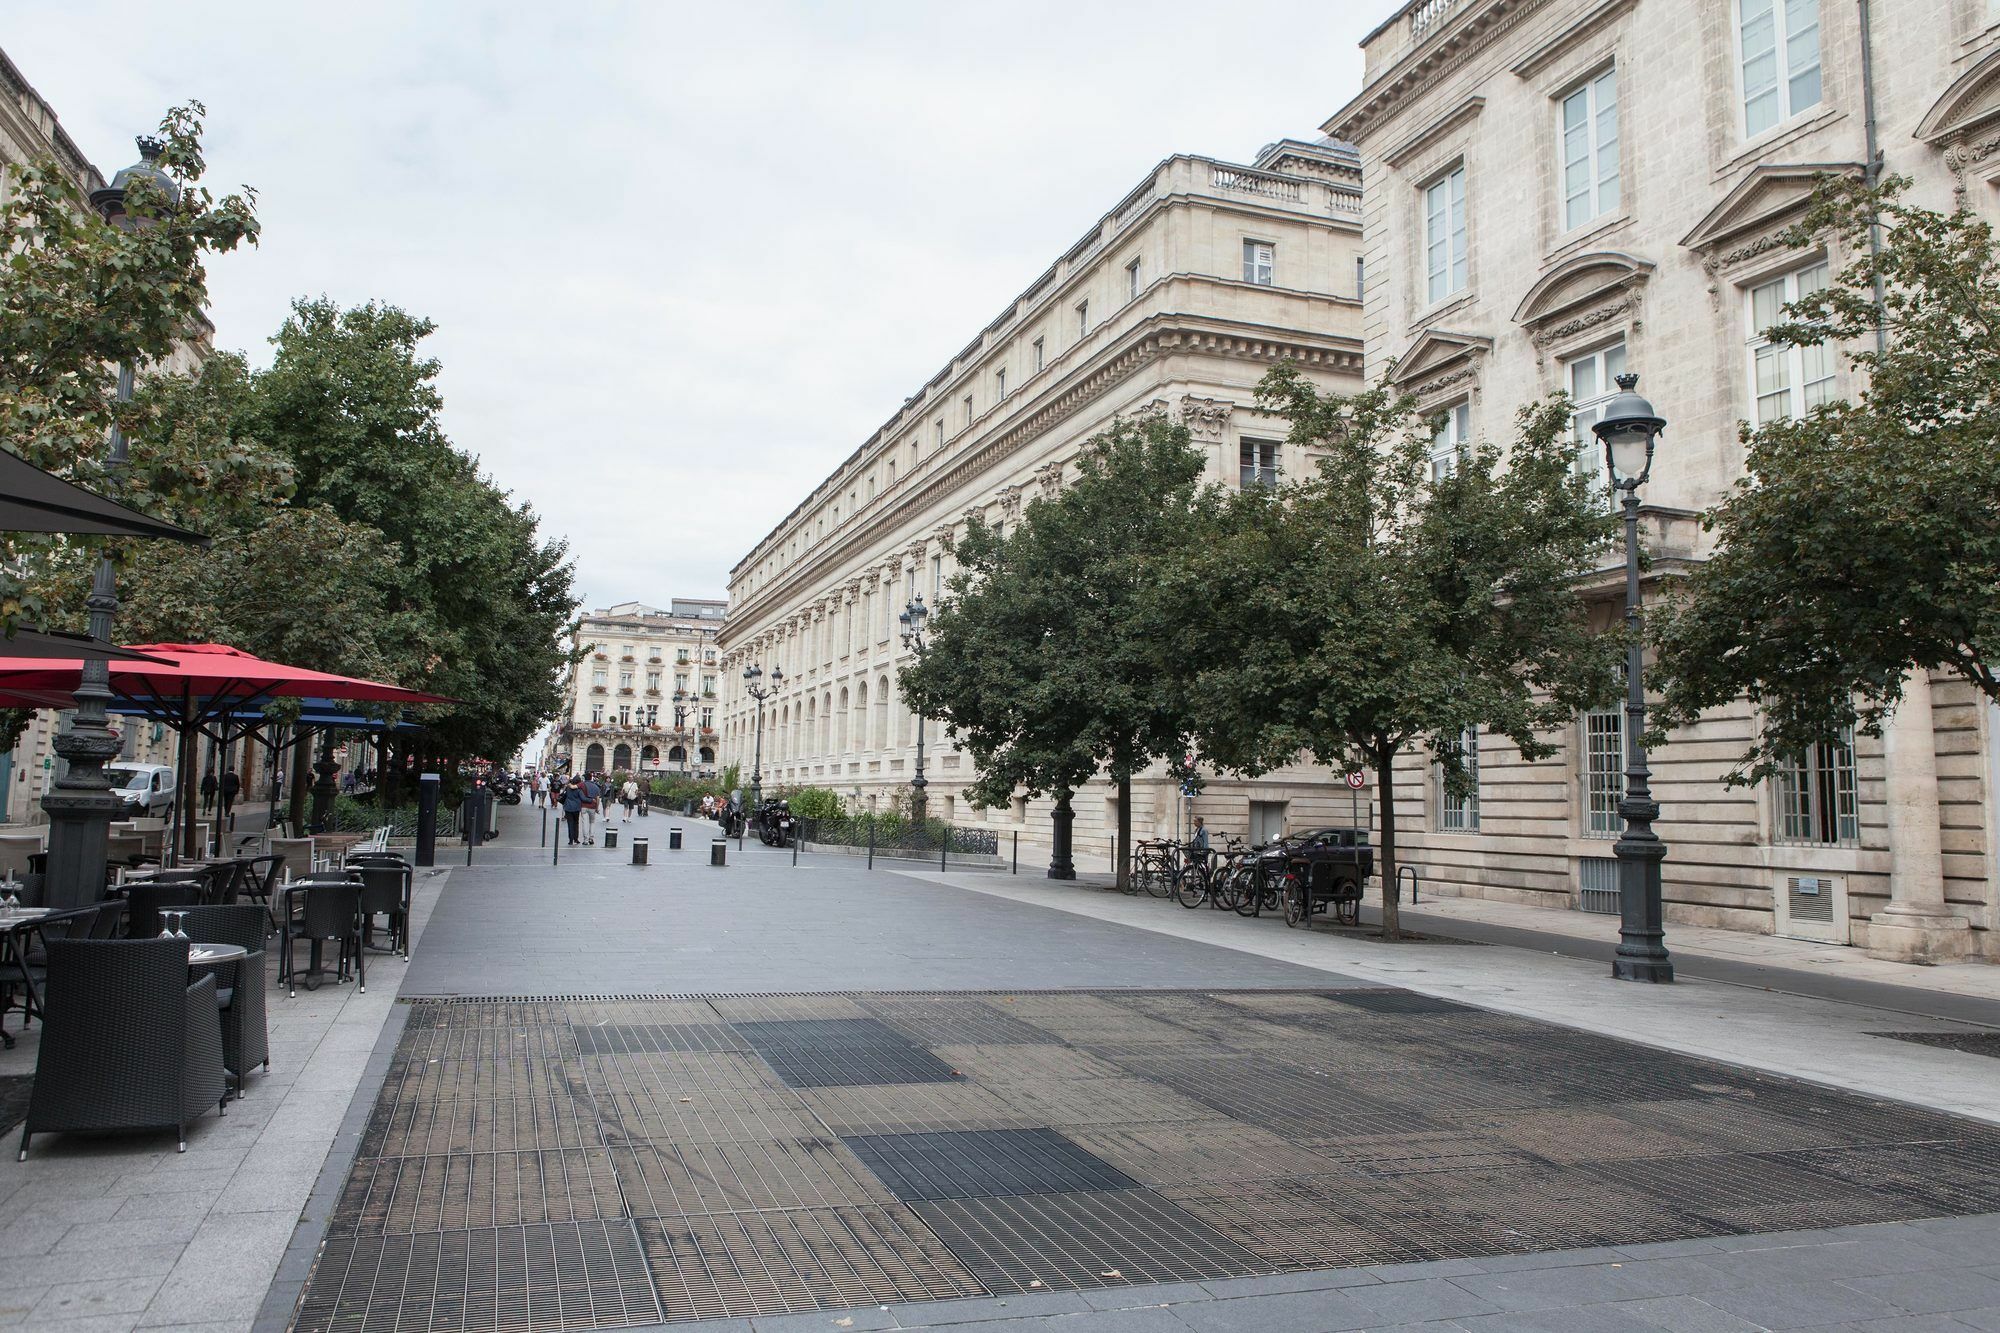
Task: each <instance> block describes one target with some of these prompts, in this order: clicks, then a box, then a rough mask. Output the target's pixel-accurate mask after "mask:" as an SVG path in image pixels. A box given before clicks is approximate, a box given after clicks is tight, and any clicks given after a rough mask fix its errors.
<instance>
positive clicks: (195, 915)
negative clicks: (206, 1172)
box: [184, 903, 271, 1097]
mask: <svg viewBox="0 0 2000 1333" xmlns="http://www.w3.org/2000/svg"><path fill="white" fill-rule="evenodd" d="M267 921H268V918H267V917H266V916H265V914H264V909H263V908H261V907H259V906H257V905H256V904H255V903H227V904H223V903H217V904H214V905H211V906H206V907H190V908H188V909H187V919H186V921H185V923H184V924H185V926H186V928H187V933H188V938H189V939H191V940H199V941H202V942H203V943H208V944H234V945H238V946H240V947H242V948H244V949H246V950H248V951H249V952H247V953H246V954H245V955H244V956H243V957H242V958H241V959H239V960H238V961H236V962H233V963H222V964H218V965H217V966H216V967H215V969H214V971H215V974H216V976H215V982H216V985H217V986H218V987H220V989H219V990H218V991H217V993H216V1002H217V1003H218V1004H220V1005H221V1006H222V1055H223V1063H224V1064H225V1065H227V1066H228V1068H229V1071H230V1072H231V1073H232V1074H234V1075H235V1077H236V1095H237V1096H239V1097H240V1096H242V1095H243V1084H244V1080H245V1077H246V1076H247V1075H248V1074H249V1072H250V1066H252V1065H262V1066H264V1068H265V1069H267V1070H268V1069H269V1068H270V1067H271V1037H270V1028H269V1025H268V1024H267V1023H266V1021H265V1003H264V997H265V994H266V990H265V985H264V975H265V956H264V939H265V929H264V927H265V925H266V923H267Z"/></svg>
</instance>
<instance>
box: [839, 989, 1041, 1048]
mask: <svg viewBox="0 0 2000 1333" xmlns="http://www.w3.org/2000/svg"><path fill="white" fill-rule="evenodd" d="M1006 1007H1007V1002H1006V1001H1005V1000H1004V999H999V1000H953V999H932V1000H908V999H882V1000H875V999H871V1000H869V1001H868V1002H867V1008H868V1010H869V1012H870V1013H872V1014H874V1015H875V1016H876V1017H877V1018H879V1019H881V1020H882V1021H883V1022H884V1023H887V1024H888V1025H889V1026H890V1027H893V1028H895V1029H896V1030H897V1031H898V1032H901V1033H904V1034H905V1035H907V1036H908V1037H909V1038H910V1039H911V1040H912V1041H915V1042H917V1043H918V1044H919V1045H922V1046H931V1047H937V1046H1009V1045H1032V1046H1039V1045H1043V1044H1045V1043H1047V1042H1048V1041H1049V1040H1050V1037H1049V1034H1048V1033H1046V1032H1044V1031H1043V1030H1042V1029H1040V1028H1038V1027H1035V1026H1034V1025H1032V1024H1030V1023H1023V1022H1021V1021H1020V1020H1019V1019H1017V1018H1012V1017H1009V1016H1008V1015H1007V1014H1006V1013H1004V1012H1002V1010H1003V1009H1005V1008H1006Z"/></svg>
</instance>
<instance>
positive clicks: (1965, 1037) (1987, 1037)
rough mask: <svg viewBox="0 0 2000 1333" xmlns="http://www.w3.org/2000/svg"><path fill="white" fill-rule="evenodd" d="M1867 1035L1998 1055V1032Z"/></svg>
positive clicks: (1968, 1052) (1952, 1049)
mask: <svg viewBox="0 0 2000 1333" xmlns="http://www.w3.org/2000/svg"><path fill="white" fill-rule="evenodd" d="M1868 1035H1869V1036H1871V1037H1889V1038H1891V1039H1893V1040H1895V1041H1913V1042H1915V1043H1917V1044H1918V1045H1919V1046H1937V1047H1940V1048H1942V1049H1944V1050H1947V1051H1964V1052H1965V1053H1966V1054H1967V1055H1991V1056H2000V1032H1871V1033H1869V1034H1868Z"/></svg>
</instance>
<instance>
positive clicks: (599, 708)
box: [590, 704, 604, 722]
mask: <svg viewBox="0 0 2000 1333" xmlns="http://www.w3.org/2000/svg"><path fill="white" fill-rule="evenodd" d="M590 720H591V721H592V722H602V721H603V720H604V705H603V704H592V705H591V706H590Z"/></svg>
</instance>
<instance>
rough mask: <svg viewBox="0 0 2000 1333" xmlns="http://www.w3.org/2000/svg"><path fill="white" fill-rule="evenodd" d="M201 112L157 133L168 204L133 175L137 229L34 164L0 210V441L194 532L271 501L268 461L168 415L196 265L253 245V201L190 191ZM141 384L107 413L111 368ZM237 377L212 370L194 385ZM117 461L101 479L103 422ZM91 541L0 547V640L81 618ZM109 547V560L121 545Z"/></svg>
mask: <svg viewBox="0 0 2000 1333" xmlns="http://www.w3.org/2000/svg"><path fill="white" fill-rule="evenodd" d="M203 114H204V111H203V108H202V106H201V104H200V103H199V102H190V103H188V104H187V105H185V106H181V107H176V108H174V109H173V110H171V111H169V112H168V113H167V115H166V118H165V119H164V120H163V121H161V123H160V137H161V139H162V141H163V142H164V144H165V149H164V151H163V152H162V154H161V156H160V166H161V168H162V169H163V170H164V171H165V172H166V173H167V174H168V175H169V176H170V177H172V179H173V180H174V181H175V183H176V184H177V185H178V186H179V187H180V195H179V198H178V199H177V200H171V199H169V198H168V197H167V196H166V194H165V193H164V192H163V191H161V190H159V189H158V188H156V187H155V186H154V184H153V183H152V182H151V181H149V180H147V179H145V178H144V177H140V178H138V179H136V180H134V181H133V182H132V184H131V185H130V187H129V188H128V190H127V196H126V200H125V207H126V211H127V212H128V214H130V215H131V217H132V218H133V219H135V220H137V222H138V223H139V224H140V225H137V226H133V227H129V228H118V227H112V226H109V225H107V224H106V223H105V222H104V221H103V220H102V219H101V218H100V217H99V216H98V215H97V213H96V212H95V211H94V210H93V209H92V208H91V207H90V204H89V201H88V200H87V199H86V198H85V197H84V194H83V191H82V190H81V189H80V188H79V186H78V185H77V183H76V182H75V181H73V180H72V179H71V178H70V177H69V175H68V173H67V172H65V171H64V170H63V169H62V168H61V167H60V166H58V165H56V164H55V163H53V162H51V161H49V160H47V159H40V160H36V161H32V162H29V163H27V164H25V165H17V166H12V167H9V168H8V177H9V180H8V185H9V189H8V191H7V198H6V200H5V202H4V203H0V256H4V260H0V441H4V443H5V446H6V447H7V448H8V449H10V450H11V451H13V452H14V453H16V454H18V455H20V456H21V457H22V458H25V459H27V460H28V461H29V462H31V463H33V464H35V466H37V467H40V468H43V469H45V470H46V471H49V472H53V473H55V474H56V475H57V476H60V477H63V478H66V479H68V480H70V481H74V482H76V483H77V484H79V485H82V486H85V487H88V488H90V489H92V490H95V491H98V492H100V493H102V494H106V495H109V496H111V497H113V498H115V499H117V500H119V501H121V502H123V503H126V504H129V505H131V506H133V507H134V508H137V509H140V510H143V511H145V512H147V513H150V514H154V515H156V516H158V517H162V518H166V519H170V520H174V521H178V522H180V523H182V524H185V525H187V526H190V527H193V528H195V529H197V530H202V531H206V530H208V529H209V528H211V527H213V526H215V525H217V524H226V523H228V522H231V521H233V520H234V519H235V518H236V517H237V516H239V515H240V514H242V513H243V512H244V511H245V510H246V509H250V508H254V507H255V506H257V505H260V504H263V503H266V502H268V501H269V500H270V499H272V498H273V497H274V496H276V495H281V494H282V493H283V490H284V487H285V484H286V472H285V469H284V467H283V465H282V463H281V461H279V460H277V459H275V458H273V457H272V456H271V455H270V454H269V453H266V452H262V451H258V450H239V449H233V448H228V447H218V443H217V441H216V439H215V438H214V437H213V436H212V435H210V434H209V433H208V429H207V428H208V427H209V426H211V425H212V424H213V423H212V422H209V421H205V420H204V419H202V418H201V417H199V416H196V415H190V414H184V413H177V412H176V411H175V410H174V409H175V407H176V405H177V404H178V403H179V402H180V401H181V400H182V399H184V398H186V397H188V396H190V395H195V396H199V391H198V390H196V389H194V388H192V387H191V383H192V379H193V378H194V377H189V376H184V375H177V374H170V373H167V372H166V371H165V370H164V369H163V366H164V363H166V362H168V361H169V360H170V359H171V358H172V356H173V354H174V352H175V349H176V347H177V346H178V345H179V344H181V343H182V342H183V341H185V340H188V339H190V338H194V337H197V336H199V335H200V333H201V331H202V329H203V327H204V324H205V317H204V316H203V314H202V311H203V308H204V306H206V304H207V301H208V281H207V261H208V259H209V257H210V256H213V255H217V254H224V253H227V252H229V251H231V250H234V249H235V248H236V247H237V246H238V245H240V244H242V243H243V242H245V241H249V242H253V243H254V242H255V241H256V239H257V233H258V222H257V215H256V208H255V196H254V194H253V193H252V192H251V191H248V190H245V191H243V192H242V193H240V194H231V195H227V196H225V197H222V198H219V199H218V198H216V197H215V196H214V195H213V194H212V193H211V192H210V191H209V190H208V189H207V188H206V187H205V186H204V185H203V184H202V183H201V182H202V177H203V175H204V174H205V172H206V164H205V163H204V161H203V159H202V152H201V131H202V123H201V117H202V115H203ZM121 363H123V364H129V365H132V366H135V367H137V368H139V369H140V371H141V372H142V374H143V376H144V378H143V381H142V385H141V390H140V392H139V393H138V394H137V395H136V396H135V397H134V398H133V399H132V401H131V402H129V403H126V404H122V405H121V404H119V403H118V402H117V401H116V391H117V381H118V367H119V365H120V364H121ZM240 373H241V364H240V363H237V362H230V361H226V360H225V361H222V362H220V363H211V366H210V367H207V368H204V370H203V371H202V372H201V374H202V376H204V377H205V376H209V375H215V376H226V375H232V374H239V375H240ZM114 422H116V423H117V424H118V425H119V426H120V427H121V428H122V429H123V431H124V433H125V436H126V438H127V440H128V441H129V442H130V446H131V463H130V465H129V466H127V467H125V468H122V469H119V470H117V471H116V472H115V473H114V472H113V471H112V470H111V468H110V449H109V445H108V440H109V434H110V430H111V426H112V424H113V423H114ZM103 545H104V539H93V538H79V537H65V536H55V535H48V534H37V533H0V632H11V631H12V629H13V627H14V625H15V624H17V623H19V622H21V621H22V620H26V621H28V622H30V623H33V622H42V621H47V622H55V621H59V620H61V619H62V618H63V616H64V613H65V612H67V611H73V610H74V609H75V608H76V607H78V606H80V605H81V603H82V600H83V597H84V595H85V593H86V592H87V591H88V575H87V573H86V575H85V577H84V578H83V579H82V580H81V581H79V580H78V579H76V578H75V577H73V575H74V572H75V571H76V570H78V569H83V570H86V571H87V570H88V569H89V567H90V565H91V563H92V562H93V561H94V558H95V553H96V552H97V550H98V549H100V547H102V546H103ZM129 545H130V544H129V543H114V544H113V549H114V550H121V549H123V548H126V547H129Z"/></svg>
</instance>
